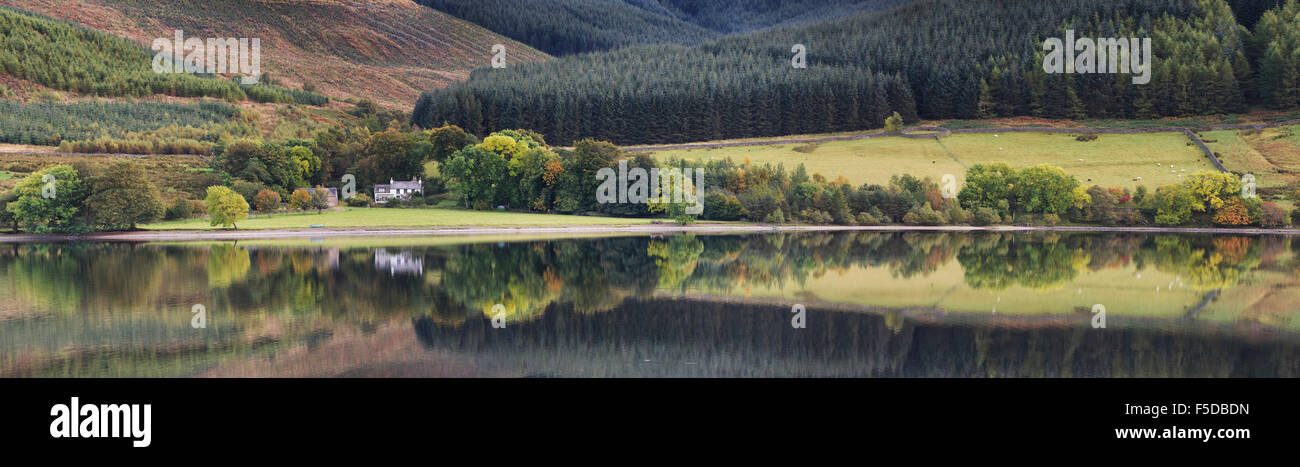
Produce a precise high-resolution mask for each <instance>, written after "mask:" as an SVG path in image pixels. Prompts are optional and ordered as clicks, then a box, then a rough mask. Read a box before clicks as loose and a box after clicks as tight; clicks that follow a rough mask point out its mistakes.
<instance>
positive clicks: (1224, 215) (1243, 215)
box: [1214, 198, 1251, 225]
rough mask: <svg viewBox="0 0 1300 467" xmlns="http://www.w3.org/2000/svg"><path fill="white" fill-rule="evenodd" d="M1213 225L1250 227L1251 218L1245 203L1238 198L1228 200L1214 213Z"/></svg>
mask: <svg viewBox="0 0 1300 467" xmlns="http://www.w3.org/2000/svg"><path fill="white" fill-rule="evenodd" d="M1214 223H1215V224H1219V225H1250V224H1251V216H1250V211H1249V209H1247V208H1246V203H1244V202H1242V201H1241V199H1240V198H1229V199H1227V200H1225V201H1224V202H1223V207H1220V208H1219V209H1216V210H1215V211H1214Z"/></svg>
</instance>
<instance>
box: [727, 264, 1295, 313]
mask: <svg viewBox="0 0 1300 467" xmlns="http://www.w3.org/2000/svg"><path fill="white" fill-rule="evenodd" d="M1182 279H1183V278H1182V277H1180V276H1178V275H1177V274H1174V273H1171V272H1166V271H1160V270H1156V269H1155V268H1147V269H1145V270H1142V271H1138V270H1137V268H1136V267H1135V266H1132V265H1129V266H1124V267H1121V268H1107V269H1102V270H1098V271H1088V270H1080V271H1079V275H1078V277H1077V278H1075V279H1074V280H1071V281H1069V282H1068V283H1065V284H1061V285H1058V286H1055V287H1049V288H1046V289H1036V288H1029V287H1025V286H1021V285H1013V286H1011V287H1008V288H1007V289H1004V290H982V289H975V288H972V287H971V286H970V285H969V284H968V283H967V282H966V280H965V275H964V272H963V269H962V266H961V264H960V263H958V262H956V261H952V262H949V263H947V264H944V265H943V266H941V267H939V268H938V269H937V270H935V271H933V272H932V273H930V274H923V275H917V276H914V277H911V278H900V277H897V276H896V275H894V274H893V273H892V272H891V271H890V269H889V268H888V267H852V268H847V269H837V270H831V271H828V273H826V274H823V275H818V276H814V277H811V278H809V279H808V280H807V281H806V282H804V283H800V284H799V285H797V286H793V285H791V284H786V285H785V286H784V287H783V286H780V285H776V284H759V283H753V284H743V285H736V286H732V287H729V288H720V289H711V290H706V291H704V292H707V293H712V294H718V295H732V296H738V297H767V298H780V299H785V300H804V301H810V302H829V303H839V304H857V305H870V306H872V307H881V308H885V309H905V310H910V311H909V312H910V313H917V314H921V315H924V314H929V313H933V311H932V310H942V311H943V313H946V315H945V318H944V319H947V320H960V319H964V318H967V317H969V318H981V317H984V318H987V319H998V318H999V317H1001V318H1010V319H1014V318H1020V317H1036V318H1052V317H1056V318H1059V319H1061V320H1062V322H1074V323H1078V324H1079V325H1083V326H1086V325H1087V323H1088V321H1087V319H1088V318H1089V316H1090V315H1089V314H1088V311H1087V310H1091V309H1092V306H1093V305H1094V304H1102V305H1103V306H1105V307H1106V311H1107V313H1109V315H1110V319H1111V322H1112V323H1113V324H1117V325H1119V326H1123V325H1124V324H1123V323H1125V322H1126V321H1124V320H1127V319H1134V318H1139V319H1140V318H1160V319H1171V318H1181V317H1183V316H1185V315H1186V314H1187V312H1188V310H1190V309H1193V308H1194V307H1195V306H1196V305H1197V304H1199V303H1200V302H1201V301H1202V300H1203V299H1204V297H1205V296H1206V294H1207V293H1208V292H1209V290H1207V289H1197V288H1196V287H1195V286H1194V285H1192V284H1191V283H1190V282H1189V283H1186V284H1184V283H1183V282H1182ZM1294 282H1295V279H1294V278H1293V277H1290V276H1289V275H1288V274H1284V273H1276V272H1272V271H1262V270H1261V271H1255V272H1253V273H1252V275H1250V276H1247V277H1246V278H1245V279H1243V280H1242V281H1241V283H1239V284H1238V285H1235V286H1233V287H1228V288H1224V289H1223V295H1222V296H1220V298H1219V299H1218V300H1216V301H1215V302H1213V303H1211V304H1210V305H1208V306H1207V307H1206V308H1205V310H1203V311H1202V312H1201V313H1199V314H1198V315H1197V316H1198V319H1201V320H1206V321H1213V322H1219V323H1234V322H1237V321H1240V320H1246V321H1249V322H1262V323H1267V324H1269V325H1273V326H1278V327H1284V328H1291V329H1294V328H1296V327H1297V326H1300V320H1293V319H1290V318H1289V317H1290V316H1292V315H1294V314H1295V311H1294V310H1295V307H1294V306H1292V305H1291V304H1294V303H1295V299H1296V298H1297V293H1296V292H1294V291H1295V290H1296V289H1295V288H1294V287H1290V285H1291V284H1292V283H1294ZM1170 284H1172V285H1173V287H1172V288H1170V287H1169V286H1170ZM812 307H813V306H812V305H809V308H812ZM1080 310H1084V311H1080Z"/></svg>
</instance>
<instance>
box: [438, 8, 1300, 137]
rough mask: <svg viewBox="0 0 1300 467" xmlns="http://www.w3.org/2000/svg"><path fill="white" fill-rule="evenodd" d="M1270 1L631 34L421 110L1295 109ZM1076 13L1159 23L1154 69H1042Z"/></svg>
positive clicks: (670, 127) (540, 127)
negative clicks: (641, 40) (1267, 9)
mask: <svg viewBox="0 0 1300 467" xmlns="http://www.w3.org/2000/svg"><path fill="white" fill-rule="evenodd" d="M1288 11H1291V10H1288ZM990 16H996V17H998V18H1000V20H999V21H996V22H993V21H988V20H987V18H989V17H990ZM1268 17H1269V16H1267V15H1265V18H1268ZM1274 17H1275V18H1277V19H1276V20H1268V21H1261V25H1271V26H1270V27H1268V28H1266V29H1264V30H1261V31H1260V32H1261V33H1260V34H1256V35H1254V37H1253V38H1252V35H1251V34H1250V31H1248V30H1247V29H1246V28H1245V27H1244V26H1241V25H1239V24H1238V23H1237V22H1236V18H1235V17H1234V15H1233V13H1232V10H1231V9H1230V7H1229V4H1228V3H1227V2H1225V1H1223V0H1166V1H1159V2H1151V1H1138V0H1124V1H1103V0H1008V1H992V0H979V1H955V0H929V1H920V2H913V3H909V4H907V5H904V6H902V7H899V8H895V9H892V10H888V11H884V12H879V13H873V14H866V15H861V16H856V17H852V18H847V19H842V20H836V21H829V22H821V23H816V24H812V25H807V26H801V27H792V28H779V29H774V30H764V31H758V32H754V33H750V34H745V35H739V36H731V37H727V38H724V39H720V40H718V41H713V42H707V43H703V44H700V45H698V46H692V47H683V46H674V45H663V44H660V45H650V46H637V47H627V48H623V49H620V50H616V51H610V52H604V53H594V54H583V55H577V56H568V57H562V58H560V59H557V60H553V61H550V62H547V63H541V64H534V65H529V66H524V67H517V68H515V69H510V70H504V71H503V72H501V73H482V74H476V75H474V76H472V77H471V79H470V81H469V82H467V83H465V84H463V85H457V86H452V87H449V88H445V89H441V90H437V91H433V92H430V93H426V94H424V95H422V97H421V99H420V101H419V102H417V105H416V112H415V114H414V115H413V121H414V123H416V124H419V125H421V126H428V125H430V124H434V123H441V122H443V121H448V122H451V123H454V124H457V125H459V126H461V127H464V128H466V129H467V130H471V131H474V132H476V133H481V132H490V131H494V130H497V129H501V128H516V127H525V128H532V129H535V130H537V131H539V132H541V133H543V134H545V135H547V139H548V141H553V142H558V143H561V144H567V143H568V142H570V141H573V140H575V139H579V138H585V137H593V138H597V139H605V140H610V141H613V142H616V143H624V144H654V143H669V142H684V141H707V140H716V139H729V138H746V137H762V136H777V135H784V134H807V133H828V132H839V131H852V130H861V129H867V128H877V127H880V126H881V125H882V123H883V120H884V116H887V115H889V114H890V113H891V112H894V111H897V112H899V113H901V114H902V115H903V117H904V119H905V120H906V121H908V122H914V121H917V120H919V119H922V118H924V119H951V118H957V119H975V118H994V117H1014V116H1034V117H1043V118H1050V119H1075V118H1116V119H1131V118H1140V119H1155V118H1161V117H1170V116H1191V115H1207V114H1218V113H1237V112H1241V111H1243V110H1246V108H1247V107H1248V106H1250V105H1262V106H1268V107H1272V108H1276V109H1290V108H1295V107H1297V105H1300V104H1297V103H1296V102H1297V97H1300V89H1298V88H1295V87H1294V86H1289V85H1287V83H1291V82H1294V80H1295V78H1296V76H1295V75H1296V73H1297V72H1296V70H1297V69H1300V68H1297V67H1296V66H1295V65H1296V63H1297V62H1300V59H1297V58H1296V56H1295V55H1293V54H1291V51H1292V50H1295V49H1296V47H1295V46H1294V45H1293V44H1294V41H1295V40H1296V39H1295V37H1294V36H1295V34H1294V31H1296V30H1300V24H1296V23H1295V21H1297V20H1296V19H1295V15H1288V14H1282V15H1274ZM1134 18H1137V19H1134ZM1067 29H1076V30H1079V31H1080V34H1082V35H1084V36H1088V35H1091V36H1093V37H1096V36H1097V35H1101V36H1115V37H1135V36H1139V35H1143V36H1150V37H1151V38H1152V46H1151V48H1152V57H1153V62H1154V64H1155V66H1153V67H1152V68H1153V70H1152V72H1151V76H1150V82H1149V83H1145V84H1142V85H1134V84H1133V83H1132V81H1131V80H1133V79H1134V76H1133V75H1130V74H1088V75H1078V74H1051V75H1049V74H1047V73H1045V72H1044V71H1043V61H1044V58H1043V55H1042V51H1043V40H1044V38H1049V37H1065V31H1066V30H1067ZM1092 31H1098V32H1106V33H1105V34H1097V33H1092ZM1248 40H1250V42H1249V43H1248V42H1247V41H1248ZM793 44H804V45H805V46H806V47H807V63H808V67H807V68H806V69H798V68H794V67H792V66H791V55H792V54H791V47H792V45H793ZM1270 47H1273V49H1275V50H1273V51H1269V50H1270V49H1269V48H1270Z"/></svg>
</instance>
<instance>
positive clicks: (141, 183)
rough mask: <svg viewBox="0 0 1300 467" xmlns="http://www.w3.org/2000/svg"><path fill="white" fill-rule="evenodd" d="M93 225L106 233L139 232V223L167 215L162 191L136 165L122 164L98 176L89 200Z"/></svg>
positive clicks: (115, 165)
mask: <svg viewBox="0 0 1300 467" xmlns="http://www.w3.org/2000/svg"><path fill="white" fill-rule="evenodd" d="M86 209H87V210H88V211H89V214H90V220H91V223H93V224H94V225H95V226H96V227H98V228H101V229H106V230H121V229H129V230H135V226H136V224H138V223H143V222H150V221H153V220H157V219H158V218H160V217H162V215H163V211H164V209H163V204H162V199H161V198H160V197H159V195H158V188H157V187H155V186H154V184H153V182H150V181H149V177H148V175H147V174H145V171H144V168H143V167H142V166H141V165H140V164H138V163H135V162H118V163H116V164H113V165H112V166H110V167H109V168H108V170H107V171H106V172H105V173H104V175H103V176H100V177H97V178H96V179H95V183H94V186H93V189H92V192H91V195H90V197H89V198H87V199H86Z"/></svg>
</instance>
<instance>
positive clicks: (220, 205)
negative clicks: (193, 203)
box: [203, 185, 248, 230]
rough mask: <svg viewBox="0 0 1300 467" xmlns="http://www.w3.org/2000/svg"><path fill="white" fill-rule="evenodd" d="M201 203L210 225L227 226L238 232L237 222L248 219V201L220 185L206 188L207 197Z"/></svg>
mask: <svg viewBox="0 0 1300 467" xmlns="http://www.w3.org/2000/svg"><path fill="white" fill-rule="evenodd" d="M203 202H204V204H205V205H206V206H207V209H208V222H209V224H211V225H214V226H217V225H220V226H227V225H229V226H231V227H234V228H235V230H239V226H238V225H237V224H238V222H239V221H242V220H244V219H248V201H245V200H244V197H243V196H239V193H235V191H234V190H231V189H230V188H226V187H224V186H220V185H218V186H210V187H208V197H207V199H205V200H204V201H203Z"/></svg>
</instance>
